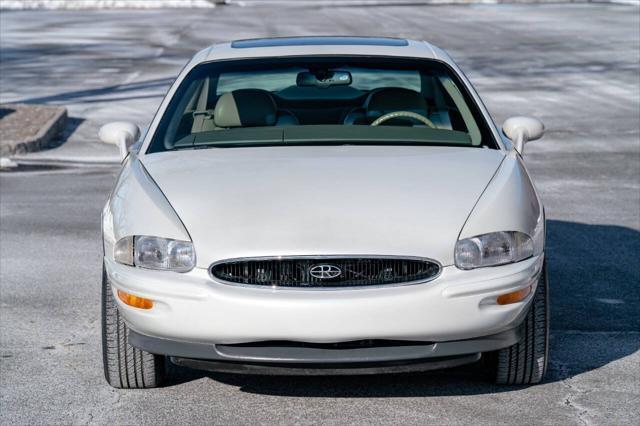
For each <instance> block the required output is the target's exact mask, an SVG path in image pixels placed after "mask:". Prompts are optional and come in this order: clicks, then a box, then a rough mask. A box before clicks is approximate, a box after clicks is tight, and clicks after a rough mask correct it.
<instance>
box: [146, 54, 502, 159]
mask: <svg viewBox="0 0 640 426" xmlns="http://www.w3.org/2000/svg"><path fill="white" fill-rule="evenodd" d="M292 143H295V144H314V143H322V144H329V143H331V144H334V143H335V144H342V143H349V144H367V143H375V144H383V143H384V144H390V145H391V144H417V143H420V144H445V145H460V146H469V147H480V146H484V147H489V148H497V145H496V144H495V141H494V140H493V136H492V134H491V132H490V130H489V128H488V124H487V123H486V121H485V119H484V117H483V116H482V114H481V113H480V111H479V109H478V106H477V105H476V104H475V101H474V100H473V98H472V97H471V96H469V94H468V91H467V89H466V87H465V86H464V85H463V84H462V83H461V81H460V79H459V78H458V76H457V75H456V74H455V72H454V71H453V70H451V69H450V68H449V67H447V66H446V65H444V64H442V63H440V62H437V61H431V60H406V59H394V58H360V57H340V58H335V57H332V58H324V57H307V58H299V57H295V58H269V59H260V60H256V59H247V60H235V61H220V62H212V63H206V64H201V65H198V66H197V67H195V68H194V69H193V70H192V71H191V72H190V73H189V74H188V75H187V77H185V78H184V79H183V81H182V82H181V83H180V86H179V87H178V89H177V90H176V92H175V94H174V96H173V98H172V99H171V101H170V103H169V106H168V107H167V109H166V111H165V112H164V114H163V116H162V118H161V120H160V123H159V125H158V127H157V129H156V132H155V134H154V136H153V139H152V143H151V145H150V147H149V150H148V152H158V151H165V150H171V149H189V148H194V147H206V146H218V147H222V146H224V147H233V146H247V145H261V146H263V145H265V144H271V145H273V144H292Z"/></svg>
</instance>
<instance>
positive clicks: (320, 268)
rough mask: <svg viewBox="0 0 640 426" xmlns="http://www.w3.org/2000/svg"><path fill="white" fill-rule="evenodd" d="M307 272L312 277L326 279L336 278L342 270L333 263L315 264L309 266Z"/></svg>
mask: <svg viewBox="0 0 640 426" xmlns="http://www.w3.org/2000/svg"><path fill="white" fill-rule="evenodd" d="M309 274H311V276H312V277H314V278H318V279H321V280H328V279H331V278H338V277H339V276H340V275H341V274H342V270H341V269H340V268H338V267H337V266H335V265H315V266H312V267H311V268H309Z"/></svg>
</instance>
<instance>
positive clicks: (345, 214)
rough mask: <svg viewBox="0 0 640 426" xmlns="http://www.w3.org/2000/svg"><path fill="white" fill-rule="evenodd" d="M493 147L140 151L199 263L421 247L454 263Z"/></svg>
mask: <svg viewBox="0 0 640 426" xmlns="http://www.w3.org/2000/svg"><path fill="white" fill-rule="evenodd" d="M503 158H504V153H502V152H501V151H498V150H490V149H480V148H457V147H422V146H398V147H391V146H285V147H265V148H254V147H252V148H211V149H202V150H185V151H180V152H175V151H174V152H164V153H156V154H151V155H147V156H144V157H143V158H141V161H142V162H143V164H144V166H145V168H146V169H147V171H148V172H149V174H150V175H151V177H152V178H153V179H154V181H155V182H156V183H157V184H158V186H159V187H160V189H161V190H162V191H163V192H164V194H165V196H166V197H167V199H168V200H169V202H170V203H171V205H172V206H173V208H174V209H175V211H176V213H177V214H178V216H179V217H180V219H181V220H182V222H183V223H184V225H185V227H186V229H187V232H188V233H189V234H190V236H191V239H192V241H193V243H194V246H195V249H196V257H197V261H198V267H202V268H206V267H208V266H209V265H210V264H211V263H212V262H215V261H218V260H221V259H229V258H236V257H254V256H280V255H282V256H285V255H395V256H421V257H428V258H432V259H435V260H437V261H439V262H440V263H442V264H443V265H451V264H453V250H454V245H455V242H456V240H457V238H458V235H459V233H460V231H461V229H462V227H463V225H464V223H465V220H466V219H467V217H468V216H469V213H470V212H471V210H472V209H473V207H474V205H475V203H476V201H477V200H478V198H479V197H480V195H481V194H482V192H483V190H484V189H485V187H486V186H487V184H488V183H489V181H490V179H491V177H492V176H493V174H494V173H495V171H496V170H497V168H498V166H499V165H500V163H501V161H502V159H503Z"/></svg>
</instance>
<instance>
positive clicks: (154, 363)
mask: <svg viewBox="0 0 640 426" xmlns="http://www.w3.org/2000/svg"><path fill="white" fill-rule="evenodd" d="M128 340H129V328H128V327H127V324H126V323H125V322H124V320H123V319H122V316H121V315H120V312H119V311H118V305H117V304H116V301H115V298H114V296H113V291H112V290H111V284H110V283H109V278H108V277H107V273H106V271H105V270H104V267H103V268H102V362H103V365H104V377H105V379H107V382H108V383H109V384H110V385H111V386H113V387H114V388H119V389H144V388H154V387H157V386H159V385H160V384H161V383H162V381H163V379H164V377H165V357H164V356H161V355H154V354H151V353H149V352H145V351H142V350H140V349H137V348H134V347H133V346H131V345H130V344H129V341H128Z"/></svg>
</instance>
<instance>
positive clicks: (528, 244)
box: [454, 231, 534, 269]
mask: <svg viewBox="0 0 640 426" xmlns="http://www.w3.org/2000/svg"><path fill="white" fill-rule="evenodd" d="M533 251H534V247H533V240H532V239H531V237H529V236H528V235H527V234H524V233H522V232H515V231H508V232H492V233H490V234H484V235H478V236H476V237H472V238H467V239H464V240H458V242H457V243H456V249H455V255H454V258H455V264H456V266H457V267H458V268H460V269H474V268H482V267H484V266H496V265H504V264H505V263H513V262H518V261H520V260H524V259H526V258H528V257H531V256H533Z"/></svg>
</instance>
